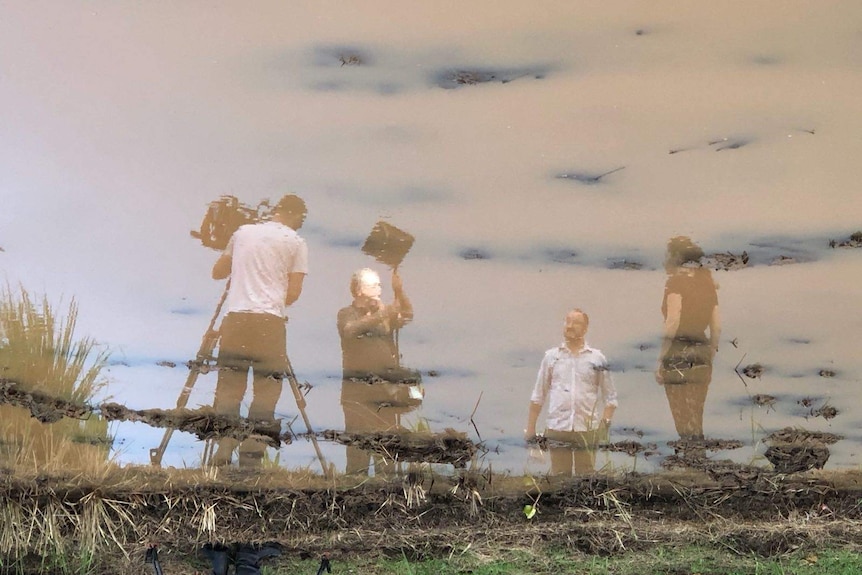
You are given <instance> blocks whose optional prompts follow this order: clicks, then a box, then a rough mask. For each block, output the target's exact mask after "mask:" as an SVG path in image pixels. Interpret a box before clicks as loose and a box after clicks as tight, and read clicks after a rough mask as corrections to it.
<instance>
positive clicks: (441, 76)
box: [431, 66, 550, 90]
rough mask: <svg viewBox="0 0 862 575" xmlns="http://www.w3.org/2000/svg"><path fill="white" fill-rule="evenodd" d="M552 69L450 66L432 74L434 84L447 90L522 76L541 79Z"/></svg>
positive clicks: (505, 82) (512, 79) (504, 80)
mask: <svg viewBox="0 0 862 575" xmlns="http://www.w3.org/2000/svg"><path fill="white" fill-rule="evenodd" d="M549 71H550V69H549V68H548V67H546V66H533V67H530V68H511V69H505V68H449V69H446V70H440V71H438V72H435V73H434V74H433V75H432V78H431V81H432V83H433V84H434V85H436V86H439V87H440V88H445V89H447V90H454V89H456V88H463V87H464V86H475V85H477V84H488V83H500V84H508V83H509V82H512V81H514V80H518V79H521V78H533V79H536V80H541V79H543V78H545V76H547V74H548V72H549Z"/></svg>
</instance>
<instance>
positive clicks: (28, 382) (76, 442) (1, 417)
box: [0, 286, 110, 472]
mask: <svg viewBox="0 0 862 575" xmlns="http://www.w3.org/2000/svg"><path fill="white" fill-rule="evenodd" d="M77 319H78V306H77V304H76V303H75V301H74V300H73V301H72V302H71V303H70V304H69V307H68V310H67V311H66V315H65V317H63V316H61V315H59V314H58V313H57V312H56V311H55V309H54V308H53V307H52V306H51V304H50V303H49V302H48V299H47V298H46V297H43V298H41V299H40V300H35V299H34V298H33V297H31V296H30V294H29V293H28V292H27V291H26V290H25V289H24V288H20V289H19V290H18V291H13V290H12V289H11V288H9V287H8V286H7V287H6V289H4V290H3V291H2V293H0V380H5V381H10V382H14V383H15V384H16V386H17V387H18V388H19V389H22V390H24V391H27V392H29V393H39V394H44V395H45V396H50V397H53V398H57V399H64V400H67V401H70V402H73V403H81V404H83V403H89V402H90V400H91V399H92V398H93V396H94V395H95V393H96V392H97V391H98V390H99V389H100V388H101V387H102V386H103V385H104V383H105V381H104V376H103V375H102V369H103V368H104V367H105V365H106V362H107V359H108V353H107V351H104V350H97V349H96V343H95V341H94V340H93V339H91V338H76V337H75V327H76V324H77ZM107 426H108V422H107V420H105V419H103V418H100V417H96V416H91V417H89V418H88V419H86V420H77V419H70V418H62V419H60V420H59V421H55V422H54V423H50V424H46V423H42V422H40V421H38V420H37V419H35V418H33V417H32V414H31V412H30V411H29V410H28V409H26V408H24V407H18V406H13V405H0V460H2V461H4V462H5V463H6V464H7V465H8V464H11V465H13V466H14V467H16V468H18V469H34V470H38V471H40V472H49V471H60V470H62V469H68V468H70V467H74V468H75V469H81V467H82V466H84V467H87V466H90V465H92V466H95V467H94V468H97V467H104V465H105V463H106V462H107V459H108V452H109V448H110V439H109V437H108V428H107Z"/></svg>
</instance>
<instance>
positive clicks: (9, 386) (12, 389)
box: [0, 379, 93, 423]
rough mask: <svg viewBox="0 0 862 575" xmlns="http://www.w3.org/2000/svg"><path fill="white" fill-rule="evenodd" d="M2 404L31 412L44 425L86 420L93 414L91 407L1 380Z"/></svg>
mask: <svg viewBox="0 0 862 575" xmlns="http://www.w3.org/2000/svg"><path fill="white" fill-rule="evenodd" d="M0 403H8V404H10V405H16V406H18V407H24V408H26V409H29V410H30V414H31V415H32V416H33V417H34V418H36V419H37V420H39V421H41V422H42V423H54V422H56V421H60V420H61V419H63V418H64V417H71V418H73V419H84V418H86V417H89V415H90V414H91V413H92V412H93V409H92V408H91V407H90V406H87V405H84V404H80V403H73V402H70V401H66V400H64V399H60V398H57V397H54V396H51V395H48V394H45V393H42V392H39V391H26V390H24V389H22V388H21V386H19V385H18V384H17V383H15V382H14V381H9V380H7V379H0Z"/></svg>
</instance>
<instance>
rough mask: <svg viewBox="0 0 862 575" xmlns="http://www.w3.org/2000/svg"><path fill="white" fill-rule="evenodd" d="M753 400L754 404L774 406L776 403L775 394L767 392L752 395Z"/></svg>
mask: <svg viewBox="0 0 862 575" xmlns="http://www.w3.org/2000/svg"><path fill="white" fill-rule="evenodd" d="M751 401H752V402H753V403H754V405H760V406H764V405H765V406H767V407H772V405H774V404H775V396H774V395H769V394H767V393H758V394H757V395H753V396H752V397H751Z"/></svg>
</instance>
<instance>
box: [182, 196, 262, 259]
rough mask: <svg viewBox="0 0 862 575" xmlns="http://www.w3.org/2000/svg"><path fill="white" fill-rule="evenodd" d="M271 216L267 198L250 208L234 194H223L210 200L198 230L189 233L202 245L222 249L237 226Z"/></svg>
mask: <svg viewBox="0 0 862 575" xmlns="http://www.w3.org/2000/svg"><path fill="white" fill-rule="evenodd" d="M271 216H272V206H270V205H269V200H263V201H262V202H260V203H259V204H258V205H257V208H252V207H251V206H247V205H245V204H243V203H242V202H240V201H239V200H238V199H237V198H236V196H229V195H225V196H222V197H221V198H219V199H218V200H216V201H214V202H210V205H209V207H208V208H207V213H206V214H205V215H204V219H203V221H202V222H201V227H200V230H192V231H191V232H190V233H191V236H192V237H193V238H197V239H199V240H200V241H201V243H202V244H203V245H204V246H206V247H208V248H213V249H216V250H223V249H225V248H226V247H227V243H228V240H230V237H231V236H232V235H233V233H234V232H235V231H236V230H237V228H239V227H240V226H243V225H245V224H253V223H255V222H259V221H261V220H266V219H269V218H270V217H271Z"/></svg>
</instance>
